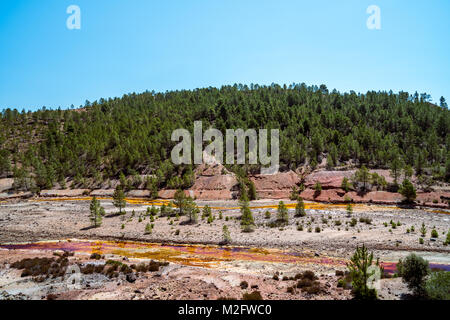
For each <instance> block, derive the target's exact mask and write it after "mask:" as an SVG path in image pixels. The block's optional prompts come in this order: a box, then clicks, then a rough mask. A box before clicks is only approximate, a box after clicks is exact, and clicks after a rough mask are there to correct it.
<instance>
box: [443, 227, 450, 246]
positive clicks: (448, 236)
mask: <svg viewBox="0 0 450 320" xmlns="http://www.w3.org/2000/svg"><path fill="white" fill-rule="evenodd" d="M449 244H450V231H449V232H447V238H446V239H445V241H444V246H446V245H449Z"/></svg>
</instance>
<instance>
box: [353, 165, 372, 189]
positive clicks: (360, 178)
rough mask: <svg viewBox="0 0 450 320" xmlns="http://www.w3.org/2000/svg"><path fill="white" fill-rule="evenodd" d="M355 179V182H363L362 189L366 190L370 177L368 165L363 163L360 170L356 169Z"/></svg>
mask: <svg viewBox="0 0 450 320" xmlns="http://www.w3.org/2000/svg"><path fill="white" fill-rule="evenodd" d="M353 179H354V181H355V182H359V183H362V190H364V191H366V190H367V185H368V183H369V179H370V173H369V170H368V169H367V168H366V166H364V165H363V166H362V167H361V168H360V169H359V170H358V171H356V172H355V176H354V178H353Z"/></svg>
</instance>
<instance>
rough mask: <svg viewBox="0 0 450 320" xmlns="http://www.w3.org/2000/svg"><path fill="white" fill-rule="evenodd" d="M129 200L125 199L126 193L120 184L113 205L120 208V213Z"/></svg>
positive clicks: (115, 191) (115, 192)
mask: <svg viewBox="0 0 450 320" xmlns="http://www.w3.org/2000/svg"><path fill="white" fill-rule="evenodd" d="M126 204H127V202H126V201H125V193H124V192H123V189H122V186H121V185H118V186H117V187H116V189H115V190H114V194H113V205H114V206H115V207H116V208H119V214H122V208H125V206H126Z"/></svg>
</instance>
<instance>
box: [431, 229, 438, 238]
mask: <svg viewBox="0 0 450 320" xmlns="http://www.w3.org/2000/svg"><path fill="white" fill-rule="evenodd" d="M431 237H432V238H438V237H439V233H438V232H437V231H436V229H433V230H431Z"/></svg>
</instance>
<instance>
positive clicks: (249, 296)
mask: <svg viewBox="0 0 450 320" xmlns="http://www.w3.org/2000/svg"><path fill="white" fill-rule="evenodd" d="M242 300H263V297H262V295H261V292H259V291H253V292H252V293H247V292H246V293H244V294H243V295H242Z"/></svg>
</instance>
